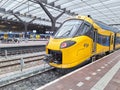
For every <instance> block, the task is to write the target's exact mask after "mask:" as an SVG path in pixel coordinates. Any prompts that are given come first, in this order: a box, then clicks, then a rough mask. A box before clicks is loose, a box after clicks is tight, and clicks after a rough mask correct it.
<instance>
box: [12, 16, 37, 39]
mask: <svg viewBox="0 0 120 90" xmlns="http://www.w3.org/2000/svg"><path fill="white" fill-rule="evenodd" d="M13 15H14V16H15V17H16V18H17V19H18V20H19V21H20V22H22V24H23V25H24V31H25V38H27V30H28V25H29V24H30V23H32V22H33V21H34V20H35V19H36V17H35V18H33V19H32V20H31V21H29V22H25V21H23V20H21V19H20V18H19V17H18V16H17V15H16V14H13Z"/></svg>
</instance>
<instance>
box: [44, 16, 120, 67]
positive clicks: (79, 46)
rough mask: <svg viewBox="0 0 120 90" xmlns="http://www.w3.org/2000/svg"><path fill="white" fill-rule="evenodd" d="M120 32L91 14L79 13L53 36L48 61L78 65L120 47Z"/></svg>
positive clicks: (60, 64) (48, 45) (49, 45)
mask: <svg viewBox="0 0 120 90" xmlns="http://www.w3.org/2000/svg"><path fill="white" fill-rule="evenodd" d="M119 35H120V34H118V33H116V32H114V28H112V27H110V26H108V25H106V24H104V23H102V22H99V21H96V20H93V19H92V18H91V17H88V16H77V17H76V18H72V19H69V20H66V21H65V22H64V23H63V24H62V25H61V27H60V28H59V29H58V31H57V32H56V33H55V34H54V35H53V36H52V37H50V40H49V42H48V44H47V45H46V53H47V54H46V57H45V61H47V62H48V63H49V64H50V65H51V66H54V67H57V68H72V67H75V66H77V65H79V64H81V63H83V62H85V61H86V60H87V59H89V58H91V57H93V56H95V55H98V54H102V53H110V52H112V51H114V49H115V48H117V49H118V48H119V47H120V45H119V44H118V41H119ZM116 36H117V38H116ZM115 38H116V41H115ZM115 44H118V45H117V46H116V45H115Z"/></svg>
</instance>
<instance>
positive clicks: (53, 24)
mask: <svg viewBox="0 0 120 90" xmlns="http://www.w3.org/2000/svg"><path fill="white" fill-rule="evenodd" d="M35 1H36V2H37V3H38V4H39V5H40V6H41V8H42V9H43V10H44V11H45V13H46V14H47V15H48V17H49V18H50V20H51V23H52V28H51V30H52V31H55V24H56V21H57V19H58V18H59V17H60V16H62V15H63V14H64V11H63V12H61V13H60V14H59V15H58V16H56V17H54V16H53V15H52V14H51V13H50V12H49V11H48V9H47V8H46V7H45V6H44V5H43V3H42V1H41V0H35Z"/></svg>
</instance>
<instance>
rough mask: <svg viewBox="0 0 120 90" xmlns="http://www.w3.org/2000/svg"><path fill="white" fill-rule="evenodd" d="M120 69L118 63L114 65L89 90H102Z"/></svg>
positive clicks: (119, 63)
mask: <svg viewBox="0 0 120 90" xmlns="http://www.w3.org/2000/svg"><path fill="white" fill-rule="evenodd" d="M119 69H120V61H119V62H118V63H116V64H115V65H114V66H113V67H112V69H110V70H109V71H108V72H107V73H106V74H105V75H104V76H103V77H102V78H101V79H100V80H99V81H98V82H97V83H96V84H95V85H94V86H93V87H92V88H91V90H104V88H105V87H106V86H107V84H108V83H109V82H110V80H111V79H112V78H113V76H114V75H115V74H116V73H117V71H118V70H119Z"/></svg>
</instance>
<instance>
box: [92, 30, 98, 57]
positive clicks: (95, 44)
mask: <svg viewBox="0 0 120 90" xmlns="http://www.w3.org/2000/svg"><path fill="white" fill-rule="evenodd" d="M96 49H97V30H96V29H95V30H94V35H93V48H92V54H93V55H94V54H95V53H96Z"/></svg>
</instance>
